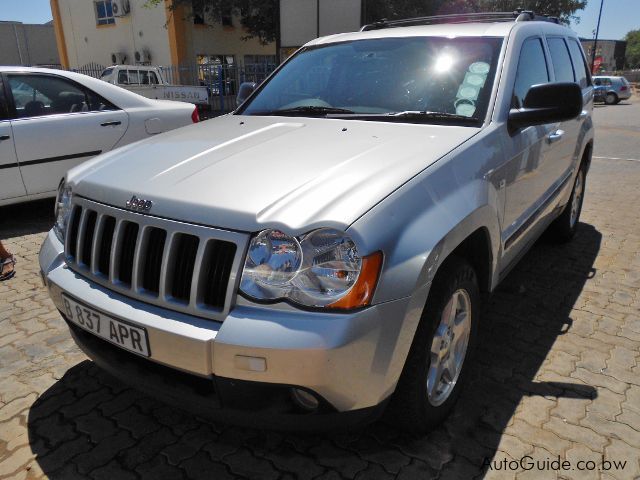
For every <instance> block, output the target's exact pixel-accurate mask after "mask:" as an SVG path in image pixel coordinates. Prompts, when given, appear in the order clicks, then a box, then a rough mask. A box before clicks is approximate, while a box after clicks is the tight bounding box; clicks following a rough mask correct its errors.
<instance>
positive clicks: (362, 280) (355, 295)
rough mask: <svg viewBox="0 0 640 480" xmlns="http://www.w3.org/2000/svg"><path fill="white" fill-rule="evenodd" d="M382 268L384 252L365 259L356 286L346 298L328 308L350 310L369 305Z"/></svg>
mask: <svg viewBox="0 0 640 480" xmlns="http://www.w3.org/2000/svg"><path fill="white" fill-rule="evenodd" d="M381 268H382V252H375V253H372V254H371V255H368V256H366V257H363V258H362V268H361V269H360V275H359V276H358V280H357V281H356V283H355V285H354V286H353V287H352V288H351V290H350V291H349V293H347V294H346V295H345V296H344V297H342V298H341V299H340V300H338V301H337V302H334V303H331V304H329V305H327V306H326V308H335V309H340V310H350V309H353V308H360V307H366V306H367V305H369V304H370V303H371V299H372V298H373V294H374V292H375V290H376V285H377V284H378V277H379V276H380V269H381Z"/></svg>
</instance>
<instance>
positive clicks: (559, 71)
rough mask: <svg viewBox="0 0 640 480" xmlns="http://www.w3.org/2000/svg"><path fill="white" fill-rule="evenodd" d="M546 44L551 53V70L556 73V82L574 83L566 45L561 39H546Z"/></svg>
mask: <svg viewBox="0 0 640 480" xmlns="http://www.w3.org/2000/svg"><path fill="white" fill-rule="evenodd" d="M547 43H548V44H549V51H550V52H551V63H553V70H554V71H555V72H556V82H575V81H576V80H575V78H574V76H573V68H572V67H571V57H570V56H569V50H567V44H566V43H564V40H563V39H562V38H548V39H547Z"/></svg>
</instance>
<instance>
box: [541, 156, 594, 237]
mask: <svg viewBox="0 0 640 480" xmlns="http://www.w3.org/2000/svg"><path fill="white" fill-rule="evenodd" d="M586 179H587V170H586V168H585V167H584V166H581V167H580V170H578V175H576V180H575V182H574V184H573V190H572V191H571V197H569V201H568V202H567V204H566V205H565V207H564V210H563V211H562V213H561V214H560V216H559V217H558V218H556V219H555V220H554V221H553V223H552V224H551V225H550V226H549V233H550V234H551V237H552V239H553V240H555V241H556V242H558V243H566V242H568V241H569V240H571V239H572V238H573V236H574V235H575V234H576V230H577V228H578V223H579V221H580V213H581V212H582V203H583V201H584V187H585V182H586Z"/></svg>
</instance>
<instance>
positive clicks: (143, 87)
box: [100, 65, 209, 105]
mask: <svg viewBox="0 0 640 480" xmlns="http://www.w3.org/2000/svg"><path fill="white" fill-rule="evenodd" d="M100 79H101V80H104V81H105V82H109V83H112V84H114V85H118V86H119V87H122V88H125V89H127V90H130V91H132V92H134V93H137V94H139V95H142V96H143V97H147V98H153V99H155V100H178V101H181V102H190V103H195V104H196V105H208V104H209V92H208V91H207V87H200V86H193V85H171V84H169V83H168V82H167V81H166V80H165V78H164V75H163V74H162V69H161V68H160V67H152V66H144V65H113V66H111V67H108V68H105V70H104V71H103V72H102V74H101V75H100Z"/></svg>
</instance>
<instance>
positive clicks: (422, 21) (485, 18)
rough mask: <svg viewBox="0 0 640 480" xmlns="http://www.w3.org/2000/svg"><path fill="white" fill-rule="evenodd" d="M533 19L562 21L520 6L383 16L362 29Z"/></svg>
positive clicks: (364, 30) (363, 30) (362, 30)
mask: <svg viewBox="0 0 640 480" xmlns="http://www.w3.org/2000/svg"><path fill="white" fill-rule="evenodd" d="M533 20H535V21H543V22H553V23H560V21H559V20H558V18H557V17H548V16H546V15H536V14H535V13H534V12H533V11H531V10H523V9H521V8H518V9H517V10H515V11H513V12H478V13H451V14H447V15H432V16H429V17H415V18H403V19H399V20H387V19H386V18H383V19H382V20H378V21H377V22H373V23H369V24H367V25H364V26H363V27H362V28H361V29H360V31H361V32H366V31H368V30H378V29H381V28H394V27H407V26H412V25H431V24H434V23H472V22H513V21H516V22H526V21H533Z"/></svg>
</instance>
